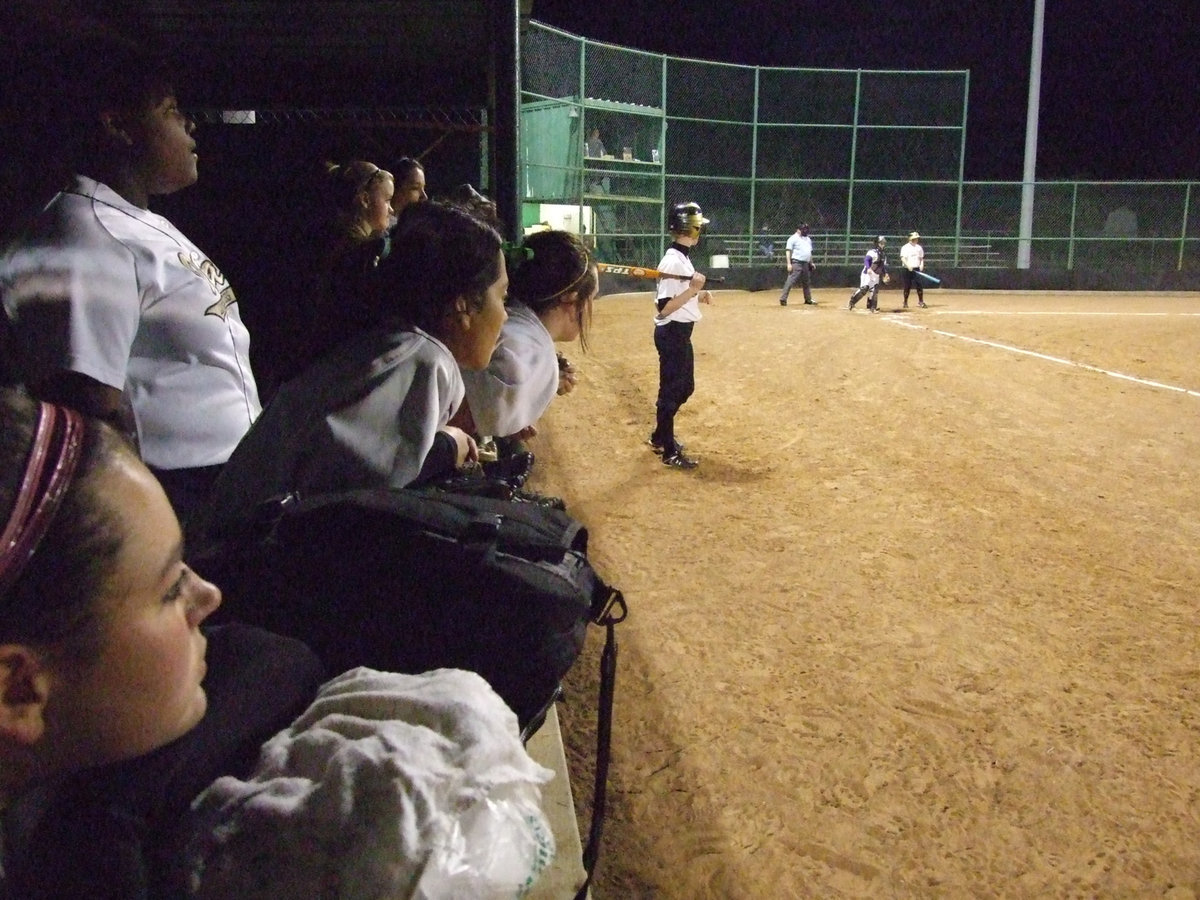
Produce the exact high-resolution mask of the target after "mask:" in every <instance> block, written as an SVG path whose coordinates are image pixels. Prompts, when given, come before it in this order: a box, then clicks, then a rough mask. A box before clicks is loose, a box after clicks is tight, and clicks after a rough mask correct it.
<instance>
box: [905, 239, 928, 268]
mask: <svg viewBox="0 0 1200 900" xmlns="http://www.w3.org/2000/svg"><path fill="white" fill-rule="evenodd" d="M924 262H925V250H924V248H923V247H922V246H921V245H920V244H914V243H913V242H912V241H907V242H906V243H905V244H904V246H903V247H901V248H900V264H901V265H903V266H904V268H906V269H919V268H921V266H922V264H923V263H924Z"/></svg>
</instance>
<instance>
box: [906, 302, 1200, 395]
mask: <svg viewBox="0 0 1200 900" xmlns="http://www.w3.org/2000/svg"><path fill="white" fill-rule="evenodd" d="M884 321H887V322H890V323H891V324H892V325H896V326H899V327H900V328H911V329H913V330H914V331H928V332H930V333H932V334H938V335H941V336H942V337H948V338H956V339H958V340H960V341H966V342H968V343H970V344H980V345H982V346H984V347H992V348H994V349H996V350H1007V351H1008V352H1009V353H1019V354H1021V355H1022V356H1032V357H1034V358H1035V359H1041V360H1045V361H1046V362H1052V363H1058V364H1059V365H1063V366H1071V367H1073V368H1076V369H1084V370H1086V371H1088V372H1097V373H1099V374H1101V375H1108V376H1109V377H1110V378H1118V379H1120V380H1122V381H1132V382H1133V383H1135V384H1142V385H1145V386H1146V387H1153V388H1161V389H1162V390H1164V391H1175V392H1176V393H1179V394H1187V395H1188V396H1189V397H1200V391H1193V390H1189V389H1188V388H1183V387H1178V386H1176V385H1173V384H1163V383H1162V382H1161V381H1151V380H1150V379H1148V378H1139V377H1138V376H1136V375H1127V374H1125V373H1124V372H1114V371H1113V370H1112V369H1102V368H1100V367H1099V366H1093V365H1089V364H1088V363H1081V362H1075V360H1072V359H1063V358H1062V357H1061V356H1050V355H1048V354H1045V353H1038V352H1037V351H1036V350H1026V349H1025V348H1024V347H1014V346H1012V345H1011V344H1001V343H999V342H998V341H987V340H984V339H982V338H974V337H968V336H967V335H965V334H956V333H955V332H953V331H943V330H942V329H940V328H932V327H930V326H929V325H919V324H917V323H916V322H905V321H903V320H902V319H891V318H889V319H885V320H884Z"/></svg>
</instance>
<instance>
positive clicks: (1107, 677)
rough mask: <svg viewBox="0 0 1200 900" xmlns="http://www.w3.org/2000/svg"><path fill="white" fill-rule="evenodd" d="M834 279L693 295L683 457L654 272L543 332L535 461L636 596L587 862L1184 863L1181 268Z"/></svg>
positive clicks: (1185, 421) (1198, 447)
mask: <svg viewBox="0 0 1200 900" xmlns="http://www.w3.org/2000/svg"><path fill="white" fill-rule="evenodd" d="M848 294H849V289H848V288H847V289H846V290H839V291H819V292H817V299H818V300H819V301H820V305H819V306H817V307H815V308H814V307H805V306H796V305H793V306H791V307H789V308H787V309H782V308H780V307H779V306H778V303H777V302H776V295H775V294H774V293H773V292H769V291H764V292H758V293H743V292H719V293H717V295H716V305H714V306H713V307H706V308H705V318H704V320H703V321H702V322H700V323H699V325H697V327H696V331H695V336H694V342H695V347H696V365H697V372H696V382H697V390H696V394H695V396H694V397H693V398H692V400H691V401H689V402H688V404H687V405H686V406H685V407H684V408H683V410H682V411H681V412H680V414H679V417H678V419H677V433H678V434H679V435H680V437H681V439H682V440H683V441H684V442H685V443H686V444H687V446H688V450H689V452H690V453H694V454H695V455H697V456H699V457H700V459H701V463H700V467H699V468H698V469H697V470H695V471H692V472H681V471H675V470H669V469H666V468H665V467H664V466H663V465H661V463H660V462H659V460H658V457H656V456H654V455H653V454H652V453H651V452H650V449H649V448H648V447H647V446H645V445H644V444H643V441H644V440H645V438H646V436H647V435H648V434H649V432H650V430H651V427H652V426H653V407H654V397H655V392H656V389H657V358H656V356H655V352H654V347H653V343H652V339H651V328H652V324H651V316H652V306H651V303H650V295H649V294H637V295H617V296H610V297H604V298H601V299H600V300H599V301H598V302H597V306H596V315H595V321H594V329H593V335H594V341H593V346H592V349H591V352H590V353H589V354H587V355H583V354H581V353H580V351H579V350H578V348H564V349H566V350H567V352H568V355H569V356H571V358H572V360H573V361H574V362H575V363H576V364H577V366H578V367H579V369H580V370H581V373H582V378H581V383H580V385H579V387H578V388H577V390H576V391H575V393H574V394H572V395H571V396H568V397H564V398H559V399H558V400H556V401H555V403H554V405H553V408H552V409H551V410H550V412H549V413H548V414H547V416H546V418H545V419H544V420H543V423H542V433H541V434H540V435H539V436H538V437H537V438H535V439H534V440H533V442H532V444H531V447H532V449H533V450H534V451H535V452H536V454H537V457H538V466H537V472H536V475H535V480H534V483H533V485H532V486H533V487H535V488H536V489H538V490H542V491H545V492H549V493H556V494H559V495H561V496H562V497H564V498H565V499H566V500H567V502H568V508H569V509H570V510H571V511H572V512H573V513H574V514H575V515H576V516H577V517H579V518H580V519H582V520H583V521H584V522H585V523H586V524H587V525H588V526H589V527H590V529H591V549H592V555H593V558H594V560H595V562H596V564H597V566H598V568H599V569H600V570H601V572H603V573H604V574H605V575H606V576H607V577H608V578H609V579H610V580H611V581H612V582H614V583H615V584H616V585H617V586H619V587H620V588H622V589H623V590H624V592H625V594H626V597H627V599H628V602H629V607H630V611H631V612H630V617H629V620H628V621H627V622H626V623H624V624H623V625H622V626H621V627H620V630H619V635H620V642H621V651H620V662H619V671H618V690H617V703H616V705H617V709H616V723H615V727H614V744H615V747H614V760H613V769H612V775H611V790H610V803H609V818H608V822H607V826H606V829H605V835H604V844H603V850H602V855H601V862H600V866H599V875H598V880H597V883H596V889H595V891H594V896H595V897H596V898H597V900H612V898H623V900H624V898H640V897H647V898H650V897H653V898H688V900H694V898H709V897H711V898H748V900H749V898H755V900H758V898H768V897H769V898H781V897H822V898H824V897H872V898H874V897H972V898H987V897H1016V896H1020V897H1039V898H1042V897H1096V896H1098V897H1133V896H1137V897H1164V896H1165V897H1171V898H1174V900H1182V898H1193V897H1195V896H1196V894H1197V893H1200V839H1198V835H1200V678H1198V676H1200V637H1198V633H1197V625H1198V622H1197V619H1198V615H1197V604H1198V600H1200V553H1198V548H1200V366H1198V360H1200V294H1174V295H1134V294H1062V293H1031V294H997V293H980V294H972V293H962V294H956V293H950V292H943V291H929V292H927V295H926V296H927V299H928V300H930V301H931V307H930V308H929V309H927V310H922V309H913V310H910V311H906V312H899V311H898V310H896V309H895V308H896V307H898V306H899V302H900V301H899V294H898V293H897V292H895V291H887V292H885V293H883V294H881V301H882V302H881V304H880V305H881V308H882V309H883V312H882V313H881V314H879V315H868V314H867V313H865V312H861V311H856V312H853V313H851V312H848V311H846V310H845V309H844V308H843V307H844V306H845V302H846V296H848ZM913 304H914V305H915V297H914V298H913ZM860 306H861V304H860ZM893 310H894V311H893ZM592 631H593V634H592V635H591V637H590V639H589V645H588V648H587V651H586V653H585V656H584V658H583V659H582V661H581V662H580V664H579V665H577V666H576V668H575V669H574V670H573V671H572V673H571V675H570V676H569V680H568V684H567V688H568V699H567V702H566V703H565V704H564V705H563V708H562V709H561V710H560V716H561V719H562V723H563V731H564V735H565V737H566V740H567V742H568V745H569V746H568V751H569V755H570V759H571V765H572V769H573V781H574V784H575V791H576V800H577V805H578V807H579V811H580V821H581V823H583V824H584V825H585V826H586V822H587V815H588V801H589V799H590V797H589V795H590V789H589V785H590V778H591V775H590V772H591V761H592V757H593V748H592V746H591V740H592V721H593V709H594V697H595V683H596V679H595V674H594V673H595V670H596V667H597V665H598V662H597V660H598V653H599V647H600V645H601V637H602V635H601V634H600V633H599V631H598V630H597V629H592Z"/></svg>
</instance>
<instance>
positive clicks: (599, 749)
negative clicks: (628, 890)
mask: <svg viewBox="0 0 1200 900" xmlns="http://www.w3.org/2000/svg"><path fill="white" fill-rule="evenodd" d="M628 613H629V610H628V608H627V607H626V606H625V596H624V595H623V594H622V593H621V592H620V591H619V590H617V589H616V588H609V594H608V597H607V600H606V602H605V603H604V605H603V608H602V609H601V610H600V611H599V612H597V613H595V614H594V615H593V617H592V621H593V622H595V623H596V624H597V625H603V626H604V630H605V636H604V649H603V650H602V651H601V653H600V702H599V704H598V705H599V709H598V711H597V715H596V779H595V785H594V787H593V789H592V824H591V827H590V828H589V829H588V839H587V846H586V847H585V848H584V850H583V870H584V872H585V873H587V877H586V878H584V880H583V884H582V885H581V886H580V888H579V890H578V892H576V894H575V900H587V896H588V889H589V888H590V887H591V885H592V875H593V873H594V872H595V870H596V860H597V859H598V858H599V856H600V837H601V834H602V833H603V831H604V814H605V812H606V810H605V806H606V804H607V802H608V764H609V759H610V757H611V751H612V711H613V694H614V692H615V688H616V684H617V633H616V628H615V626H616V625H617V623H618V622H623V621H625V616H626V615H628Z"/></svg>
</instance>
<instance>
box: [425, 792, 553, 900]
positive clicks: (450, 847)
mask: <svg viewBox="0 0 1200 900" xmlns="http://www.w3.org/2000/svg"><path fill="white" fill-rule="evenodd" d="M538 796H539V792H538V790H537V788H536V787H534V786H532V785H529V784H519V783H510V784H507V785H504V786H502V787H500V788H497V789H495V790H493V791H492V792H491V794H490V795H489V796H488V797H485V798H481V799H480V800H479V801H478V802H476V803H473V804H471V805H470V806H469V807H468V808H467V809H465V810H463V811H462V812H461V813H460V814H459V815H458V816H457V817H455V818H454V820H453V822H452V824H451V826H450V828H449V829H448V830H447V831H446V832H445V833H443V834H442V835H440V836H439V837H438V838H437V839H436V840H435V842H434V845H433V847H432V848H431V851H430V854H429V859H428V862H427V864H426V868H425V870H424V872H422V874H421V880H420V881H419V882H418V884H417V889H416V892H415V893H414V895H413V896H414V897H415V898H417V900H460V898H461V900H476V898H478V900H510V898H519V897H524V896H526V895H527V894H528V893H529V889H530V888H531V887H532V886H533V884H534V882H535V881H537V879H538V877H539V876H540V875H541V873H542V872H543V871H544V870H545V869H546V867H547V866H549V865H550V863H551V861H552V860H553V859H554V850H555V847H554V835H553V834H552V833H551V831H550V825H549V823H548V822H547V821H546V818H545V816H544V815H543V813H542V810H541V808H540V806H539V804H538Z"/></svg>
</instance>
